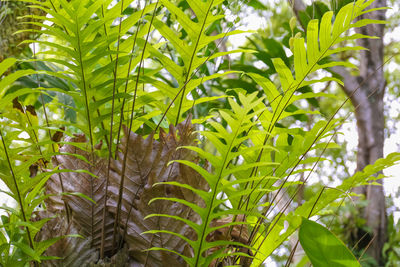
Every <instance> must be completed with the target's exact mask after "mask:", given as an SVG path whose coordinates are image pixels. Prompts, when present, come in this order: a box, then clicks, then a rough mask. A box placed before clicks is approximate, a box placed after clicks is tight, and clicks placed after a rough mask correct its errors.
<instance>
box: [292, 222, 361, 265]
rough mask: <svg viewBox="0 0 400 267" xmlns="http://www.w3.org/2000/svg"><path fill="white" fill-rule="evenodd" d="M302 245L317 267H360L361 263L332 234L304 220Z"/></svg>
mask: <svg viewBox="0 0 400 267" xmlns="http://www.w3.org/2000/svg"><path fill="white" fill-rule="evenodd" d="M299 240H300V244H301V246H302V247H303V249H304V251H305V252H306V254H307V256H308V258H309V259H310V261H311V263H312V264H313V266H315V267H324V266H359V267H361V265H360V263H359V262H358V261H357V259H356V258H355V257H354V255H353V254H352V253H351V252H350V250H349V249H348V248H347V247H346V245H345V244H344V243H343V242H342V241H340V239H338V238H337V237H336V236H335V235H334V234H333V233H332V232H330V231H329V230H328V229H326V228H325V227H323V226H322V225H320V224H318V223H316V222H313V221H310V220H307V219H305V218H303V221H302V223H301V226H300V229H299Z"/></svg>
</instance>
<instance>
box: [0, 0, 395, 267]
mask: <svg viewBox="0 0 400 267" xmlns="http://www.w3.org/2000/svg"><path fill="white" fill-rule="evenodd" d="M26 2H31V3H32V4H33V7H35V8H38V9H41V10H42V11H43V12H44V13H45V14H48V15H47V16H46V17H44V16H38V15H32V16H31V17H32V18H34V19H37V20H38V21H49V22H50V24H49V23H44V22H33V24H34V25H37V26H39V27H41V29H40V30H36V31H37V32H38V33H40V34H41V37H40V38H39V39H38V40H32V41H26V43H29V42H35V43H38V44H40V46H41V47H46V48H47V50H43V51H42V52H41V53H38V54H35V55H34V56H37V57H38V58H39V59H34V60H33V65H31V67H33V68H34V69H29V70H20V71H17V72H15V73H13V74H10V75H7V76H5V78H4V79H3V80H2V81H1V82H0V89H1V91H0V92H1V94H0V97H1V98H0V103H1V105H0V106H1V107H2V108H10V107H11V104H10V103H11V101H14V105H13V108H14V109H13V111H14V112H12V113H3V114H2V120H1V123H2V128H1V133H2V135H1V139H2V142H3V143H2V144H3V146H2V148H3V150H2V152H1V154H0V156H1V159H2V160H3V161H2V163H1V164H2V165H1V179H2V180H3V181H5V183H6V185H7V187H8V189H9V190H10V192H11V193H10V195H11V196H12V197H13V198H14V199H16V200H17V203H18V207H19V209H16V210H12V211H11V212H12V213H11V215H10V218H13V219H14V220H16V223H17V225H18V224H19V225H22V226H23V231H24V233H23V234H22V235H21V237H20V238H19V239H18V243H15V241H14V239H13V238H10V239H9V240H7V238H1V240H2V242H3V243H2V244H4V248H6V247H7V248H9V250H8V252H7V251H6V252H4V255H5V258H6V260H9V256H8V255H18V254H15V253H16V252H15V251H17V250H12V251H11V252H10V248H18V249H21V250H22V253H25V255H26V256H27V257H25V258H24V261H23V262H21V266H23V265H24V264H25V263H27V262H30V261H32V262H36V263H39V262H42V261H43V260H49V261H43V264H44V265H45V264H48V265H50V266H54V265H55V266H57V265H58V264H60V265H63V264H64V265H66V266H74V264H80V265H81V264H82V265H85V264H86V265H89V264H98V266H102V265H101V264H105V263H104V262H107V261H109V262H111V264H117V265H119V266H122V265H123V264H128V263H129V264H132V263H137V264H143V265H146V264H147V265H150V266H161V265H163V264H164V265H165V264H183V261H184V262H185V263H186V264H188V265H190V266H208V265H217V264H218V263H222V264H224V265H234V264H240V265H243V266H249V265H255V266H257V265H260V264H262V262H263V261H264V260H265V259H266V258H267V257H268V256H269V255H271V254H272V253H273V252H274V251H275V250H276V249H277V248H278V247H279V246H280V245H281V244H282V243H283V242H284V241H285V240H286V239H287V238H288V237H289V236H290V235H292V234H293V232H294V231H295V230H296V229H298V228H299V227H300V224H301V221H302V218H304V217H305V218H308V217H310V216H313V215H316V214H318V213H319V212H320V211H321V210H322V209H323V208H325V207H327V206H328V205H329V204H331V203H333V202H334V201H335V200H337V199H339V198H343V197H346V196H347V193H348V192H349V191H350V190H351V189H352V188H353V187H356V186H359V185H361V184H364V183H366V182H368V181H371V180H373V179H375V177H373V176H372V175H374V174H375V173H376V172H379V171H381V170H382V169H384V168H385V167H387V166H390V165H392V164H394V163H395V162H397V161H398V160H399V157H400V155H399V154H392V155H390V156H388V157H387V158H386V159H382V160H379V161H377V162H376V163H375V164H374V165H372V166H368V167H367V168H366V169H365V170H364V171H363V172H359V173H357V174H355V175H354V176H352V177H349V178H348V179H345V180H344V181H343V183H342V184H341V185H340V186H338V187H337V188H336V189H328V188H326V189H325V188H324V189H323V190H322V191H321V193H320V195H319V196H315V197H313V198H311V199H309V200H307V201H306V202H305V203H304V204H303V205H301V206H299V207H297V208H296V209H294V210H293V211H290V212H289V206H290V203H291V201H292V199H293V197H294V196H295V194H296V193H297V190H298V188H299V187H301V186H304V184H303V183H302V182H299V181H296V180H294V179H292V177H293V175H294V174H296V173H300V172H306V171H310V170H309V169H297V167H298V166H299V165H300V164H302V165H303V164H304V165H306V164H308V165H310V164H313V165H314V166H313V167H312V169H314V168H315V164H317V163H318V162H319V161H320V160H321V157H322V154H323V152H324V151H325V150H326V149H328V148H330V147H334V145H332V144H330V140H329V138H330V137H332V136H333V135H334V134H335V132H334V129H335V127H337V126H338V125H339V124H340V123H341V119H334V118H333V116H332V118H329V119H323V118H321V120H320V121H319V122H317V123H315V124H314V125H313V126H312V128H311V130H309V131H306V130H304V129H301V128H296V127H290V125H288V126H284V125H285V123H286V121H287V120H288V119H289V118H292V117H294V116H296V115H299V114H310V113H313V114H318V112H317V111H309V110H303V109H295V110H293V109H290V108H289V107H290V106H291V104H294V103H295V102H296V101H297V102H298V101H301V100H303V99H308V98H315V97H320V96H326V95H325V94H323V93H313V92H306V93H302V94H297V93H296V92H297V91H298V90H299V89H300V88H303V87H304V86H311V85H313V84H315V83H317V82H325V81H335V82H338V83H341V81H340V80H338V79H337V78H335V77H328V76H327V77H324V78H322V79H319V80H312V79H308V77H309V76H310V74H312V73H314V72H316V71H318V70H321V69H326V68H329V67H333V66H338V65H342V66H347V67H354V66H353V65H352V64H351V63H349V62H343V61H333V60H332V59H331V58H330V56H331V55H333V54H335V53H338V52H343V51H349V50H359V49H362V48H361V47H357V46H351V42H350V43H346V41H351V40H354V39H358V38H372V37H369V36H364V35H360V34H352V35H346V33H348V32H349V31H351V29H352V28H354V27H362V26H363V25H366V24H368V23H382V22H381V21H371V20H358V21H356V22H353V20H354V19H355V18H357V17H358V16H359V15H361V14H363V13H365V12H372V11H373V10H366V8H367V7H368V6H369V5H370V3H371V1H364V0H358V1H355V2H354V3H352V4H348V5H346V6H344V7H343V8H342V9H341V10H340V11H339V12H338V14H337V15H336V16H335V18H334V22H333V23H332V18H333V12H326V13H325V14H324V15H323V16H322V19H321V21H320V22H319V21H318V20H311V21H310V22H309V24H308V27H307V32H306V34H307V35H306V41H305V40H304V38H302V37H301V36H298V35H296V36H294V37H292V39H291V41H290V42H291V43H292V44H293V49H292V52H293V56H294V76H293V73H292V70H291V69H290V68H289V66H287V65H286V64H285V61H284V59H282V58H274V59H273V60H272V64H273V67H274V69H275V70H276V72H277V77H278V78H279V81H278V80H276V81H271V80H270V79H269V78H268V77H265V76H263V75H261V74H260V73H250V72H248V73H241V74H242V75H247V77H248V78H250V79H252V80H253V81H254V82H255V83H256V84H257V86H258V87H259V88H260V89H261V90H259V91H257V92H254V93H247V92H245V90H243V89H241V88H231V90H233V91H234V92H235V95H236V96H237V97H235V98H233V97H226V96H221V95H214V96H209V95H206V94H204V93H198V92H197V91H196V89H197V88H198V87H199V86H204V84H206V82H207V81H210V80H212V79H214V78H222V77H223V76H224V75H227V74H234V73H238V72H237V71H228V72H224V73H212V72H206V71H204V66H206V67H207V64H214V63H215V62H216V59H218V58H221V57H223V56H225V55H227V54H230V53H233V52H252V51H247V50H243V49H240V50H236V51H228V52H218V51H214V50H213V49H210V47H214V48H215V47H217V46H218V45H215V43H214V42H218V40H219V39H221V38H225V37H226V36H228V35H232V34H237V33H241V31H230V32H227V33H219V34H216V35H213V34H212V33H213V31H212V30H214V29H215V28H218V27H217V26H220V25H221V24H223V23H222V22H221V20H222V19H223V17H224V16H223V15H222V14H220V13H219V11H220V10H221V6H222V5H223V4H224V3H223V2H224V1H222V0H207V1H199V0H187V1H170V0H159V1H156V2H154V3H149V1H145V5H144V6H139V5H135V4H136V2H135V1H123V0H121V1H119V2H117V3H116V4H115V5H114V4H112V1H111V0H97V1H92V0H72V1H69V2H68V1H65V0H46V1H26ZM160 36H161V39H156V38H159V37H160ZM159 40H166V41H165V42H160V41H159ZM341 45H343V46H341ZM28 61H29V60H28ZM43 62H44V63H45V64H43ZM14 63H15V60H14V59H8V60H5V61H4V62H2V63H1V65H0V66H1V67H0V68H1V69H0V70H3V72H4V71H5V70H6V69H7V68H8V67H10V66H11V65H12V64H14ZM271 74H272V73H271ZM28 75H31V77H30V78H27V77H23V76H28ZM21 77H23V78H24V79H25V80H24V79H19V86H15V85H14V86H11V85H12V84H13V82H14V81H15V80H17V79H18V78H21ZM28 82H30V84H32V83H34V84H36V85H35V86H32V88H26V87H24V84H28ZM277 84H279V86H278V85H277ZM10 86H11V87H10ZM9 87H10V88H9ZM32 89H34V90H32ZM260 95H262V96H261V97H260ZM219 98H227V103H228V107H229V108H220V109H217V110H215V112H214V113H213V114H212V116H211V117H204V116H200V117H195V118H193V119H192V115H190V114H192V113H195V114H196V112H194V111H195V110H196V105H198V104H202V103H205V102H211V101H216V100H217V99H219ZM66 99H67V100H66ZM32 104H33V105H32ZM67 113H68V114H71V113H73V114H75V116H68V118H69V119H68V120H66V119H60V118H62V117H63V116H64V115H65V114H67ZM192 123H193V124H195V125H196V124H197V125H198V129H204V130H199V131H196V133H195V134H193V131H194V127H195V126H193V125H192ZM166 132H168V133H166ZM62 135H67V136H69V137H65V138H61V136H62ZM60 146H61V147H60ZM310 152H311V153H314V154H315V155H314V156H313V157H307V158H306V157H305V156H306V155H307V154H308V153H310ZM312 169H311V171H312ZM10 177H12V178H13V179H12V180H10ZM286 191H287V192H289V193H290V194H291V195H290V199H289V201H287V202H286V203H282V202H284V201H281V200H280V199H279V197H280V195H281V194H282V193H285V192H286ZM321 196H323V197H321ZM281 204H282V206H281V208H279V205H281ZM276 206H278V208H276ZM14 215H17V217H13V216H14ZM34 215H35V216H34ZM33 217H35V218H34V219H33ZM15 218H18V219H15ZM10 221H11V220H9V221H5V222H6V223H4V222H3V224H4V228H5V229H16V228H15V227H14V228H7V227H9V225H10ZM10 227H11V226H10ZM54 227H56V228H57V229H59V231H57V232H51V229H53V228H54ZM39 229H41V230H40V232H39ZM77 234H80V235H82V236H83V238H82V239H80V238H76V237H75V236H76V235H77ZM71 235H73V236H71ZM62 236H68V237H66V238H62V239H61V237H62ZM18 237H19V236H18ZM13 242H14V243H13ZM56 242H57V243H56ZM21 244H23V245H21ZM53 244H54V245H53ZM78 248H79V249H78ZM12 253H14V254H12ZM18 253H20V252H18ZM48 255H50V256H58V257H60V258H61V259H58V260H55V258H54V257H53V258H52V257H50V258H49V256H48ZM50 260H51V261H50ZM6 263H7V261H5V263H4V264H3V265H5V266H7V264H6Z"/></svg>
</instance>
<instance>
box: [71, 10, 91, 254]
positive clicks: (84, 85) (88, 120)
mask: <svg viewBox="0 0 400 267" xmlns="http://www.w3.org/2000/svg"><path fill="white" fill-rule="evenodd" d="M75 20H76V33H75V34H76V37H77V41H78V54H79V65H80V66H79V67H80V70H81V76H82V83H83V88H82V91H83V96H84V98H85V108H86V116H87V122H88V130H89V139H90V167H89V171H90V172H92V169H93V164H94V145H93V133H92V121H91V117H90V106H89V99H88V92H87V89H88V88H87V85H86V78H85V70H84V68H83V60H82V49H81V37H80V30H79V28H78V26H79V23H78V21H79V20H78V16H77V15H76V16H75ZM93 191H94V189H93V178H92V177H90V198H91V199H93ZM90 205H91V210H90V212H91V220H90V225H91V227H90V231H91V232H90V235H91V237H93V236H94V207H95V205H94V204H93V203H90ZM93 242H94V240H93V238H92V239H91V246H93Z"/></svg>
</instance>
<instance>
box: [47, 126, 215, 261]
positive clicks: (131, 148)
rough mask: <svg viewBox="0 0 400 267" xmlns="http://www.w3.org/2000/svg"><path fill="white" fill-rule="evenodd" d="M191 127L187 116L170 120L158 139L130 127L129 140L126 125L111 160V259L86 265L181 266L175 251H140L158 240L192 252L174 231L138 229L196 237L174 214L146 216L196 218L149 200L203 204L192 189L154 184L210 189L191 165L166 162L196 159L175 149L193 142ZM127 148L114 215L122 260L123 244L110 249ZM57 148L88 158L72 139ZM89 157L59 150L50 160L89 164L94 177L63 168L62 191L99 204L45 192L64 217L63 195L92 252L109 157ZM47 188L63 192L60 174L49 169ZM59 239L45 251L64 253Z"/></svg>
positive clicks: (160, 244) (172, 204) (98, 229)
mask: <svg viewBox="0 0 400 267" xmlns="http://www.w3.org/2000/svg"><path fill="white" fill-rule="evenodd" d="M192 132H193V126H192V124H191V123H190V119H188V120H186V121H185V122H183V123H181V124H179V125H178V126H177V127H173V126H171V127H170V129H169V132H168V134H167V133H165V132H164V131H160V141H157V140H155V139H154V138H153V135H150V136H148V137H147V138H146V139H144V138H143V137H142V136H139V135H137V134H135V133H132V132H131V133H130V135H129V144H128V138H127V137H128V133H127V130H126V129H125V137H124V138H123V140H122V142H121V144H120V145H119V146H118V158H117V159H116V160H114V159H113V160H111V169H110V185H109V187H108V197H107V209H106V215H107V216H106V229H105V230H106V231H105V233H106V235H105V236H106V239H105V241H106V242H105V244H106V252H109V253H108V254H106V255H108V256H109V257H111V259H109V260H104V261H103V260H100V261H98V259H96V260H92V261H91V263H90V266H114V265H112V264H113V262H114V263H115V264H119V265H121V266H129V267H136V266H144V264H145V263H146V264H147V266H166V265H173V264H176V265H177V266H184V262H183V260H182V259H180V258H179V257H178V256H176V255H175V254H173V253H168V252H163V251H151V252H143V250H146V249H148V248H151V247H153V246H158V247H164V248H168V249H172V250H175V251H178V252H180V253H182V254H184V255H187V256H191V253H192V251H191V249H190V247H189V246H188V245H187V244H186V243H185V242H184V241H183V240H181V239H180V238H178V237H176V236H173V235H167V234H158V235H149V234H146V235H143V234H142V233H143V232H145V231H149V230H154V229H164V230H169V231H174V232H176V233H180V234H182V235H185V236H187V237H188V238H192V239H195V238H196V236H195V233H194V231H193V230H192V229H191V228H189V227H188V226H187V225H185V224H184V223H182V222H180V221H177V220H175V219H170V218H160V217H153V218H149V219H146V220H144V218H145V217H146V216H147V215H149V214H154V213H164V214H171V215H177V216H181V217H183V218H186V219H191V220H192V221H195V222H197V221H198V220H199V218H198V216H197V215H196V214H195V213H194V212H193V211H192V210H191V209H189V208H188V207H186V206H183V205H181V204H179V203H175V202H169V201H156V202H154V203H152V204H151V205H148V203H149V201H150V200H151V199H153V198H155V197H177V198H183V199H186V200H188V201H190V202H193V203H196V204H198V205H200V206H204V203H202V200H201V199H200V198H199V197H198V196H197V195H195V194H194V193H193V192H191V191H190V190H187V189H182V188H179V187H173V186H166V185H158V186H154V187H153V185H154V184H155V183H158V182H164V181H178V182H180V183H186V184H189V185H191V186H193V187H195V188H198V189H203V190H208V187H207V184H206V182H205V180H204V179H203V178H202V177H201V176H200V175H198V174H197V173H196V172H195V171H193V170H192V169H191V168H189V167H187V166H185V165H181V164H178V163H172V164H169V165H168V163H169V162H170V161H171V160H175V159H185V160H191V161H196V158H195V157H194V155H193V153H191V152H190V151H189V150H186V149H177V148H178V147H180V146H187V145H195V136H194V135H193V134H192ZM66 141H67V142H79V143H86V138H85V136H84V135H76V136H75V137H73V138H66ZM126 148H128V154H127V160H126V166H127V167H126V172H125V182H124V185H123V195H122V203H121V212H120V216H118V217H119V221H118V224H117V225H118V229H117V231H118V233H117V235H118V237H119V238H123V240H121V241H120V242H118V244H122V247H124V249H125V250H126V249H127V251H128V255H129V258H128V259H127V261H126V262H125V263H122V262H124V261H125V260H126V257H125V256H126V253H124V252H123V250H124V249H122V248H121V249H120V250H119V251H118V252H117V254H115V255H112V254H111V253H110V251H111V247H112V236H113V230H114V229H113V224H114V218H115V217H117V216H116V212H117V205H118V195H119V185H120V182H121V175H122V173H121V171H122V166H123V152H124V151H125V149H126ZM60 152H68V153H74V154H79V155H81V156H83V157H85V158H87V159H89V158H90V155H89V153H88V152H86V151H83V150H81V149H78V148H77V147H75V146H72V145H64V146H62V147H61V148H60ZM92 161H93V162H95V164H94V167H92V166H90V165H89V164H88V163H86V162H85V161H83V160H81V159H79V158H77V157H73V156H69V155H58V156H57V157H56V158H53V163H54V164H57V165H59V166H60V168H63V169H72V170H78V169H83V170H89V171H91V172H92V173H94V174H95V175H96V176H97V178H93V177H91V176H90V175H88V174H85V173H76V172H68V173H62V181H63V187H64V190H65V192H79V193H82V194H85V195H87V196H89V197H91V198H92V199H93V200H94V201H96V203H97V204H93V203H92V202H90V201H88V200H87V199H85V198H82V197H79V196H77V195H65V196H63V197H60V195H55V196H51V197H49V199H48V201H47V207H48V211H49V212H50V213H51V214H61V215H60V216H61V217H62V218H64V220H65V212H64V209H65V207H64V202H63V200H65V202H66V203H67V205H68V206H69V207H70V208H71V211H72V221H71V224H72V226H73V227H72V228H73V229H77V230H76V231H77V232H78V233H80V234H82V235H83V236H85V237H86V238H88V240H91V241H90V244H89V246H88V247H85V249H86V250H85V251H87V250H88V249H89V250H90V249H93V248H94V249H95V250H96V253H98V248H99V246H100V242H101V226H102V225H101V223H102V212H103V203H104V198H105V195H104V194H105V183H106V177H107V172H108V170H107V163H108V159H104V158H94V159H92ZM46 190H47V193H48V194H58V193H59V192H61V184H60V179H59V177H58V175H53V176H52V177H51V178H50V179H49V180H48V182H47V184H46ZM65 221H66V220H65ZM72 228H71V229H72ZM63 240H64V239H63ZM117 241H119V240H117ZM62 242H63V241H62V240H61V241H59V242H58V243H57V246H58V249H53V250H49V252H50V251H52V252H54V253H55V254H48V255H56V256H57V255H58V256H60V254H59V253H60V251H61V252H63V253H64V252H65V251H68V250H65V249H59V248H63V247H64V246H68V244H65V245H61V244H60V243H62ZM68 242H70V241H68ZM57 246H56V247H57ZM96 255H97V254H96ZM62 256H66V255H62ZM67 257H68V256H67ZM60 264H61V265H58V266H64V265H62V264H63V263H62V262H60ZM110 264H111V265H110ZM71 266H72V265H71ZM83 266H86V265H83Z"/></svg>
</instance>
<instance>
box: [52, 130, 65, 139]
mask: <svg viewBox="0 0 400 267" xmlns="http://www.w3.org/2000/svg"><path fill="white" fill-rule="evenodd" d="M60 130H61V131H56V132H55V133H54V134H53V136H52V137H51V140H52V141H54V142H60V141H61V138H62V137H63V135H64V131H65V127H64V126H63V127H61V128H60Z"/></svg>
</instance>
